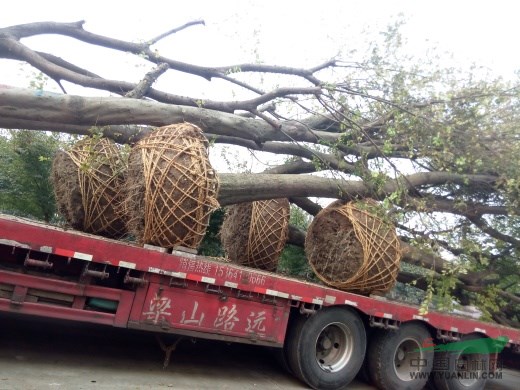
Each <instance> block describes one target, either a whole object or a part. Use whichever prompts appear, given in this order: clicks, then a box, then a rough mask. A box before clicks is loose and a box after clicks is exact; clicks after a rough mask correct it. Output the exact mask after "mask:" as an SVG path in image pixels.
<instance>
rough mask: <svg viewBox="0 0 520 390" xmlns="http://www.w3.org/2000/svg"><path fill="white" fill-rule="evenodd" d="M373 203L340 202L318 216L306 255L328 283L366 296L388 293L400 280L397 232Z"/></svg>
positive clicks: (311, 227) (307, 238)
mask: <svg viewBox="0 0 520 390" xmlns="http://www.w3.org/2000/svg"><path fill="white" fill-rule="evenodd" d="M378 214H380V213H379V210H378V209H377V205H376V203H375V202H373V201H365V202H349V203H347V204H345V205H343V204H341V203H338V202H335V203H333V204H331V205H330V206H329V207H326V208H325V209H323V210H322V211H320V212H319V213H318V215H316V217H315V218H314V220H313V221H312V223H311V224H310V226H309V229H308V231H307V237H306V239H305V252H306V253H307V258H308V259H309V263H310V265H311V267H312V269H313V270H314V272H315V274H316V276H318V278H320V279H321V280H322V281H323V282H325V283H326V284H328V285H330V286H333V287H336V288H339V289H342V290H345V291H353V292H359V293H364V294H369V293H372V292H376V291H377V292H386V291H388V290H390V289H391V288H392V287H393V286H394V284H395V281H396V278H397V274H398V272H399V263H400V258H401V250H400V244H399V239H398V237H397V234H396V232H395V227H394V226H392V224H390V223H389V222H387V221H385V219H384V218H382V217H379V216H378Z"/></svg>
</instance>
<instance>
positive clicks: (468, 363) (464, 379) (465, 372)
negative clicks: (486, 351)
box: [455, 351, 483, 387]
mask: <svg viewBox="0 0 520 390" xmlns="http://www.w3.org/2000/svg"><path fill="white" fill-rule="evenodd" d="M470 356H471V359H470ZM456 359H457V360H456V361H455V372H456V373H457V376H456V378H457V381H458V382H459V383H460V384H461V385H462V386H463V387H471V386H473V385H474V384H475V383H477V382H478V381H479V379H478V378H481V376H482V372H483V370H482V369H477V370H475V369H474V368H475V364H479V363H480V361H481V355H477V354H472V355H467V354H464V351H462V353H461V354H460V355H459V356H457V357H456Z"/></svg>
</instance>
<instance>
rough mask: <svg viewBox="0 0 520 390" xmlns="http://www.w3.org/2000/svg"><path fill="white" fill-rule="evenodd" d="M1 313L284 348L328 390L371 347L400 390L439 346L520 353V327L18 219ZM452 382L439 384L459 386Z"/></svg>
mask: <svg viewBox="0 0 520 390" xmlns="http://www.w3.org/2000/svg"><path fill="white" fill-rule="evenodd" d="M0 310H1V311H5V312H13V313H22V314H27V315H37V316H43V317H50V318H59V319H66V320H74V321H84V322H91V323H98V324H106V325H112V326H115V327H123V328H133V329H141V330H149V331H152V332H158V333H171V334H176V335H181V336H188V337H197V338H207V339H218V340H226V341H231V342H242V343H252V344H258V345H265V346H271V347H278V348H280V351H283V353H282V355H283V357H284V359H285V360H286V361H287V364H288V366H289V369H290V370H291V371H292V372H293V374H294V375H295V376H297V377H298V378H299V379H301V380H302V381H303V382H306V383H307V384H308V385H310V386H311V387H314V388H324V389H339V388H345V387H346V386H347V385H348V383H349V382H350V381H351V380H352V378H353V377H354V376H355V375H356V374H357V373H358V371H359V370H360V368H361V363H363V359H364V357H365V351H368V352H367V353H368V359H367V360H369V362H368V363H367V364H366V365H367V367H368V370H369V371H370V370H372V371H377V372H376V373H374V372H372V373H370V377H371V378H372V380H373V381H374V382H375V384H376V385H377V386H378V387H380V388H389V389H390V388H404V387H403V386H407V387H408V388H421V387H422V386H424V383H423V382H425V380H422V379H421V380H418V379H417V378H415V377H414V378H412V377H411V374H409V372H410V371H414V370H415V371H427V372H426V373H427V374H429V372H430V371H431V369H432V366H433V364H434V361H433V352H432V353H431V354H429V352H424V353H423V349H421V348H422V347H426V346H427V345H426V344H428V343H430V344H431V342H432V340H436V342H437V343H443V342H449V341H457V340H471V339H476V338H482V337H488V338H493V339H496V338H498V337H507V344H506V348H510V349H511V350H512V351H514V352H519V351H520V331H519V330H516V329H512V328H507V327H503V326H500V325H496V324H492V323H485V322H481V321H476V320H473V319H469V318H465V317H460V316H456V315H449V314H443V313H439V312H430V313H428V314H427V315H420V314H419V311H418V308H417V307H415V306H411V305H406V304H402V303H397V302H393V301H388V300H385V299H382V298H377V297H367V296H361V295H357V294H352V293H348V292H344V291H340V290H336V289H333V288H329V287H325V286H321V285H318V284H314V283H308V282H304V281H301V280H297V279H293V278H288V277H284V276H282V275H278V274H273V273H269V272H264V271H260V270H256V269H251V268H247V267H243V266H238V265H235V264H230V263H226V262H223V261H219V260H218V259H212V258H208V257H203V256H198V255H194V254H190V253H186V252H180V251H171V253H166V252H165V251H163V250H161V249H160V248H155V247H140V246H137V245H135V244H132V243H126V242H122V241H117V240H111V239H106V238H103V237H99V236H94V235H90V234H86V233H81V232H78V231H73V230H64V229H62V228H58V227H54V226H49V225H46V224H41V223H37V222H34V221H29V220H25V219H20V218H16V217H11V216H6V215H0ZM367 334H368V337H367ZM424 336H426V337H424ZM427 336H430V337H431V339H429V337H427ZM425 342H426V344H425ZM367 345H368V347H367ZM282 347H283V348H282ZM427 349H428V348H425V349H424V351H426V350H427ZM403 353H404V355H403ZM438 355H439V356H437V355H435V359H437V360H438V359H439V358H442V357H449V356H445V355H442V356H441V355H440V354H438ZM403 356H404V357H403ZM461 356H462V355H461ZM479 356H480V355H479ZM389 357H390V358H389ZM414 359H415V364H414ZM374 362H375V363H374ZM448 365H449V364H448ZM450 367H451V366H449V367H447V369H450ZM451 369H452V371H453V370H455V369H456V367H455V366H454V367H451ZM477 371H478V372H477V375H476V376H478V375H479V373H480V374H481V375H480V377H479V378H478V380H477V381H475V385H472V386H473V387H471V386H467V385H466V387H464V388H466V389H477V388H483V383H485V379H486V378H485V377H484V376H485V375H482V373H483V371H488V373H489V370H488V369H486V370H481V369H480V370H477ZM430 378H431V375H430ZM446 378H447V379H445V380H444V379H442V378H440V376H439V378H438V379H437V381H436V383H437V386H438V387H439V388H458V387H456V384H457V383H458V382H457V381H451V380H450V379H449V378H448V376H446ZM426 379H427V378H426ZM459 379H460V378H459ZM459 382H460V381H459ZM472 383H473V382H472Z"/></svg>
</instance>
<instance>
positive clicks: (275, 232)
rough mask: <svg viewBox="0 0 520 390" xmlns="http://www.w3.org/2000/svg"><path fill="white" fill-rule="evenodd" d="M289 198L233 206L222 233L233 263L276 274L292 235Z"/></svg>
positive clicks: (223, 242) (225, 220)
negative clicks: (289, 236) (287, 242)
mask: <svg viewBox="0 0 520 390" xmlns="http://www.w3.org/2000/svg"><path fill="white" fill-rule="evenodd" d="M289 210H290V205H289V201H288V200H287V199H271V200H263V201H256V202H251V203H240V204H236V205H233V206H230V207H229V208H228V210H227V213H226V217H225V219H224V222H223V224H222V228H221V231H220V235H221V240H222V245H223V247H224V250H225V251H226V254H227V256H228V257H229V258H230V259H231V261H233V262H235V263H238V264H243V265H246V266H249V267H254V268H258V269H263V270H266V271H272V272H274V271H276V268H277V267H278V260H279V259H280V255H281V253H282V250H283V248H284V246H285V241H286V240H287V235H288V232H289Z"/></svg>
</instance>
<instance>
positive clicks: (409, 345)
mask: <svg viewBox="0 0 520 390" xmlns="http://www.w3.org/2000/svg"><path fill="white" fill-rule="evenodd" d="M428 338H430V333H429V332H428V329H426V328H425V327H424V326H423V325H421V324H417V323H408V324H403V325H401V327H400V328H399V329H398V330H395V331H386V330H385V331H379V332H376V333H374V335H373V337H372V340H371V342H370V346H369V348H368V352H367V353H368V357H367V365H368V366H367V368H368V373H369V376H370V380H371V382H372V383H373V384H374V385H376V386H377V387H378V388H380V389H384V390H402V389H407V390H419V389H422V388H423V387H424V386H425V384H426V382H427V381H428V376H429V374H430V372H431V370H432V367H433V352H432V351H426V350H423V349H421V346H422V343H423V341H424V340H426V339H428Z"/></svg>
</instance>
